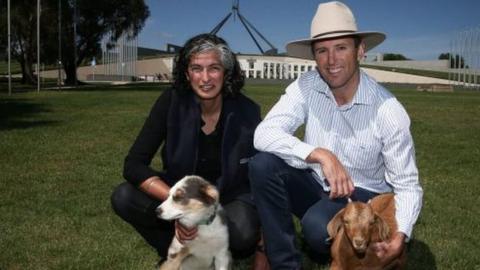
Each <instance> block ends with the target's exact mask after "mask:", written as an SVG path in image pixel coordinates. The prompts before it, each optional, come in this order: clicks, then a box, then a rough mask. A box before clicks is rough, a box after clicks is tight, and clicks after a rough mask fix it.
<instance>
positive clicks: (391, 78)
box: [362, 68, 450, 84]
mask: <svg viewBox="0 0 480 270" xmlns="http://www.w3.org/2000/svg"><path fill="white" fill-rule="evenodd" d="M362 69H363V70H364V71H365V72H366V73H367V74H368V75H370V76H372V77H373V78H375V80H377V82H382V83H383V82H389V83H412V84H434V83H435V84H450V82H449V80H444V79H437V78H431V77H424V76H418V75H411V74H405V73H398V72H392V71H385V70H378V69H371V68H362Z"/></svg>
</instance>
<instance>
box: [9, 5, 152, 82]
mask: <svg viewBox="0 0 480 270" xmlns="http://www.w3.org/2000/svg"><path fill="white" fill-rule="evenodd" d="M59 1H61V8H62V9H61V34H60V38H61V44H62V48H61V51H62V64H63V65H62V66H63V68H64V71H65V74H66V79H65V83H66V84H74V83H75V82H76V81H77V77H76V67H77V66H78V65H80V64H81V63H82V62H83V61H84V60H86V59H89V58H91V57H94V56H96V55H98V54H100V41H101V40H102V39H103V38H104V37H105V36H106V35H107V34H111V41H115V40H116V39H118V38H119V37H120V36H121V35H122V34H123V33H128V34H129V35H130V36H131V37H135V36H136V35H137V34H138V33H139V32H140V30H141V29H142V28H143V26H144V24H145V20H146V19H147V17H148V16H149V15H150V12H149V10H148V7H147V6H146V4H145V1H144V0H42V2H41V3H42V13H41V30H40V31H41V33H42V35H41V55H42V59H41V60H42V62H44V63H47V64H54V63H56V62H57V61H58V59H57V58H58V50H59V48H58V43H59V42H58V36H59V33H58V7H59V4H58V3H59ZM13 2H14V4H13ZM32 2H33V1H31V0H15V1H12V9H11V14H12V15H11V16H12V25H15V27H12V56H13V57H15V58H16V59H17V60H18V61H19V63H20V65H21V67H22V75H23V77H22V78H23V80H24V82H30V83H33V82H35V77H34V76H33V63H34V62H35V61H36V27H37V26H36V5H35V4H33V3H32ZM34 3H36V2H34ZM74 9H75V10H76V15H77V16H76V34H77V35H76V36H75V37H74V27H73V25H74ZM0 14H1V15H2V18H6V16H3V15H4V14H6V7H2V9H1V10H0ZM1 27H2V29H1V30H2V33H3V32H6V26H3V24H2V26H1ZM3 28H5V31H3ZM0 42H1V41H0ZM2 44H3V43H2ZM75 56H76V57H75ZM75 58H76V60H75Z"/></svg>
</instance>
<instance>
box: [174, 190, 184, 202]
mask: <svg viewBox="0 0 480 270" xmlns="http://www.w3.org/2000/svg"><path fill="white" fill-rule="evenodd" d="M184 197H185V192H184V191H183V190H181V189H179V190H177V191H176V192H175V194H173V196H172V199H173V201H175V202H179V201H181V200H183V198H184Z"/></svg>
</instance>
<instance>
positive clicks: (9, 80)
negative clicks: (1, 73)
mask: <svg viewBox="0 0 480 270" xmlns="http://www.w3.org/2000/svg"><path fill="white" fill-rule="evenodd" d="M7 10H8V11H7V20H8V95H12V69H11V66H10V65H11V63H10V62H11V58H10V54H11V51H10V50H11V48H10V36H11V34H10V0H7Z"/></svg>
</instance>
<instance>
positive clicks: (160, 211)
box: [155, 206, 163, 217]
mask: <svg viewBox="0 0 480 270" xmlns="http://www.w3.org/2000/svg"><path fill="white" fill-rule="evenodd" d="M155 212H156V213H157V217H160V216H161V215H162V212H163V210H162V208H161V207H160V206H159V207H157V209H155Z"/></svg>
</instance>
